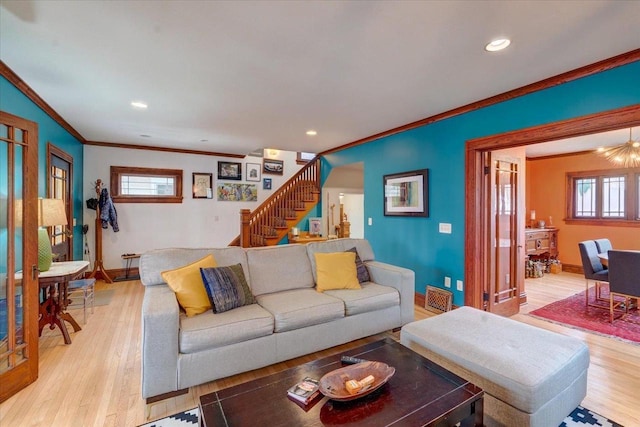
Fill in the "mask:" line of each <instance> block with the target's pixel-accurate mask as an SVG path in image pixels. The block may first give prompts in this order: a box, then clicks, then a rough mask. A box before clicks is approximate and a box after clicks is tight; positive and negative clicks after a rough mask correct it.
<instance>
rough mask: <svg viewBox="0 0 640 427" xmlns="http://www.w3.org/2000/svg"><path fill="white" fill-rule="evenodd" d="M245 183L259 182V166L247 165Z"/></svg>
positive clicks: (255, 164) (256, 164)
mask: <svg viewBox="0 0 640 427" xmlns="http://www.w3.org/2000/svg"><path fill="white" fill-rule="evenodd" d="M245 170H246V171H247V181H258V182H260V165H259V164H258V163H247V165H246V169H245Z"/></svg>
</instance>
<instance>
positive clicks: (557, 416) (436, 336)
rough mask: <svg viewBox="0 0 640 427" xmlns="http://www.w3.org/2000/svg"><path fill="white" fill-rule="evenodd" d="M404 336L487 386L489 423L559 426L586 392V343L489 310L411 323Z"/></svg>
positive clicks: (469, 310) (412, 345)
mask: <svg viewBox="0 0 640 427" xmlns="http://www.w3.org/2000/svg"><path fill="white" fill-rule="evenodd" d="M400 342H401V343H402V344H403V345H405V346H407V347H409V348H411V349H412V350H414V351H416V352H417V353H420V354H421V355H423V356H425V357H427V358H428V359H431V360H432V361H434V362H436V363H438V364H439V365H441V366H443V367H445V368H447V369H448V370H450V371H452V372H454V373H456V374H457V375H459V376H461V377H463V378H465V379H467V380H469V381H471V382H472V383H474V384H476V385H478V386H479V387H482V388H483V389H484V391H485V399H484V402H485V403H484V415H485V418H484V422H485V425H487V426H508V427H514V426H518V427H521V426H539V427H550V426H558V425H560V423H561V422H562V420H563V419H564V418H565V417H566V416H567V415H569V414H570V413H571V411H572V410H573V409H574V408H575V407H576V406H578V405H579V404H580V402H582V399H583V398H584V397H585V396H586V394H587V368H588V367H589V349H588V347H587V346H586V344H584V343H583V342H582V341H580V340H578V339H576V338H573V337H567V336H564V335H560V334H557V333H555V332H550V331H547V330H544V329H540V328H536V327H534V326H530V325H526V324H524V323H520V322H517V321H515V320H511V319H507V318H504V317H501V316H497V315H495V314H491V313H487V312H485V311H481V310H477V309H474V308H470V307H461V308H459V309H456V310H453V311H449V312H447V313H444V314H441V315H438V316H434V317H430V318H428V319H424V320H420V321H417V322H412V323H408V324H406V325H404V326H403V327H402V330H401V332H400Z"/></svg>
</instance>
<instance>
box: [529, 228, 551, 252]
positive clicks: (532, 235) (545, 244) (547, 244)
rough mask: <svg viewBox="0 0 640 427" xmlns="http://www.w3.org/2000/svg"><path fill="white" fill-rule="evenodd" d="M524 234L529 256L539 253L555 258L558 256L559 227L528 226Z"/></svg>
mask: <svg viewBox="0 0 640 427" xmlns="http://www.w3.org/2000/svg"><path fill="white" fill-rule="evenodd" d="M524 234H525V248H526V251H527V255H529V257H532V256H534V257H535V256H539V255H545V257H546V258H553V259H555V258H557V257H558V229H557V228H527V229H525V230H524Z"/></svg>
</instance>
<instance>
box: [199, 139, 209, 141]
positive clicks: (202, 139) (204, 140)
mask: <svg viewBox="0 0 640 427" xmlns="http://www.w3.org/2000/svg"><path fill="white" fill-rule="evenodd" d="M200 142H209V140H208V139H201V140H200Z"/></svg>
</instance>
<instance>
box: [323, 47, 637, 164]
mask: <svg viewBox="0 0 640 427" xmlns="http://www.w3.org/2000/svg"><path fill="white" fill-rule="evenodd" d="M636 61H640V49H635V50H632V51H630V52H626V53H623V54H621V55H617V56H614V57H612V58H608V59H604V60H602V61H598V62H596V63H593V64H590V65H586V66H584V67H580V68H576V69H575V70H571V71H567V72H566V73H562V74H558V75H557V76H553V77H549V78H547V79H544V80H540V81H538V82H536V83H531V84H529V85H526V86H522V87H520V88H517V89H514V90H510V91H508V92H504V93H501V94H499V95H495V96H492V97H489V98H485V99H482V100H480V101H476V102H472V103H471V104H467V105H463V106H462V107H457V108H454V109H452V110H449V111H445V112H444V113H439V114H436V115H434V116H430V117H427V118H425V119H421V120H418V121H415V122H412V123H409V124H406V125H403V126H399V127H397V128H393V129H389V130H386V131H384V132H380V133H377V134H375V135H371V136H368V137H366V138H362V139H359V140H357V141H353V142H350V143H348V144H344V145H341V146H338V147H335V148H331V149H329V150H326V151H323V152H321V153H319V154H318V155H321V156H324V155H327V154H331V153H335V152H336V151H342V150H344V149H346V148H351V147H354V146H356V145H361V144H365V143H367V142H371V141H375V140H376V139H380V138H385V137H388V136H391V135H395V134H398V133H402V132H406V131H408V130H411V129H415V128H418V127H421V126H424V125H428V124H431V123H435V122H438V121H441V120H445V119H449V118H451V117H455V116H459V115H462V114H465V113H469V112H471V111H475V110H479V109H481V108H486V107H489V106H491V105H494V104H498V103H501V102H504V101H508V100H511V99H514V98H518V97H520V96H524V95H528V94H530V93H533V92H538V91H541V90H544V89H548V88H550V87H553V86H558V85H561V84H564V83H568V82H570V81H573V80H577V79H580V78H583V77H586V76H590V75H593V74H597V73H600V72H602V71H606V70H611V69H613V68H617V67H621V66H623V65H627V64H631V63H633V62H636Z"/></svg>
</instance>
